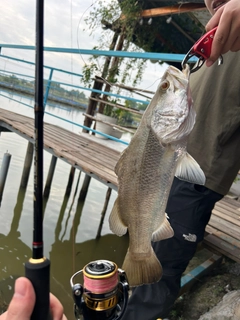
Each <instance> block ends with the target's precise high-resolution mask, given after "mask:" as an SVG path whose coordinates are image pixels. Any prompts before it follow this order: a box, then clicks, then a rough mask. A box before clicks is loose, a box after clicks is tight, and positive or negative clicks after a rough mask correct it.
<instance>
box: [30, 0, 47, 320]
mask: <svg viewBox="0 0 240 320" xmlns="http://www.w3.org/2000/svg"><path fill="white" fill-rule="evenodd" d="M43 30H44V0H36V51H35V104H34V118H35V119H34V128H35V154H34V199H33V243H32V257H31V258H30V259H29V261H28V262H26V264H25V275H26V277H27V278H28V279H29V280H30V281H31V282H32V284H33V287H34V290H35V294H36V303H35V307H34V310H33V313H32V316H31V319H33V320H45V319H50V312H49V310H50V309H49V291H50V285H49V282H50V281H49V279H50V261H49V260H48V259H46V258H45V257H44V255H43V115H44V108H43V33H44V32H43Z"/></svg>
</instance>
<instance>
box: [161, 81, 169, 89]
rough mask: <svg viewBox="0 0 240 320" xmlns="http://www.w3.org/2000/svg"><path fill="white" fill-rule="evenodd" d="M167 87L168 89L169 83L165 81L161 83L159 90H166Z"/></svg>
mask: <svg viewBox="0 0 240 320" xmlns="http://www.w3.org/2000/svg"><path fill="white" fill-rule="evenodd" d="M169 87H170V83H169V81H167V80H165V81H163V83H162V84H161V89H162V90H164V91H165V90H167V89H168V88H169Z"/></svg>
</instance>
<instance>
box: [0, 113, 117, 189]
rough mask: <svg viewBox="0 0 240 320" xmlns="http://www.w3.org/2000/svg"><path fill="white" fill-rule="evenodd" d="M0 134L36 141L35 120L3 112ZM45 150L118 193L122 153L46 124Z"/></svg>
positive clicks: (82, 135)
mask: <svg viewBox="0 0 240 320" xmlns="http://www.w3.org/2000/svg"><path fill="white" fill-rule="evenodd" d="M0 131H11V132H15V133H17V134H19V135H20V136H22V137H24V138H25V139H27V140H28V141H31V142H34V119H32V118H29V117H26V116H23V115H20V114H17V113H14V112H10V111H7V110H3V109H0ZM99 140H101V142H102V139H100V138H99ZM44 149H45V150H46V151H48V152H50V153H51V154H53V155H55V156H56V157H58V158H60V159H62V160H64V161H66V162H67V163H69V164H70V165H71V166H74V167H76V168H78V169H79V170H81V171H83V172H85V173H86V174H88V175H89V176H91V177H94V178H95V179H97V180H99V181H101V182H103V183H105V184H106V185H108V186H109V187H111V188H112V189H115V190H117V177H116V175H115V173H114V167H115V165H116V163H117V160H118V159H119V156H120V151H117V150H114V149H112V148H109V147H107V146H105V145H103V144H102V143H100V142H99V143H98V142H97V138H96V137H93V136H91V135H89V134H86V133H79V134H76V133H72V132H70V131H68V130H65V129H63V128H61V127H59V126H55V125H51V124H48V123H44Z"/></svg>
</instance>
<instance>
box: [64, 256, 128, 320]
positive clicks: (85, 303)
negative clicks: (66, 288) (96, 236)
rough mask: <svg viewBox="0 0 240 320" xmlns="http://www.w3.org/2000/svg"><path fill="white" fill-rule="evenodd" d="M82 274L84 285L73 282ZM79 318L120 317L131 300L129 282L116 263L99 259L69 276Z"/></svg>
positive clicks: (101, 319)
mask: <svg viewBox="0 0 240 320" xmlns="http://www.w3.org/2000/svg"><path fill="white" fill-rule="evenodd" d="M80 274H83V281H84V284H83V285H81V284H80V283H76V284H74V283H73V281H74V278H75V277H76V276H78V275H80ZM70 285H71V288H72V292H73V299H74V302H75V303H74V313H75V318H76V319H77V320H120V319H121V318H122V316H123V314H124V312H125V309H126V306H127V301H128V290H129V285H128V281H127V276H126V274H125V272H124V271H123V270H121V269H118V267H117V265H116V264H115V263H114V262H111V261H108V260H96V261H92V262H90V263H88V264H87V265H86V266H85V267H84V268H83V269H82V270H80V271H78V272H76V273H75V274H74V275H73V276H72V277H71V279H70Z"/></svg>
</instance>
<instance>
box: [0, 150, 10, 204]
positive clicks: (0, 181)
mask: <svg viewBox="0 0 240 320" xmlns="http://www.w3.org/2000/svg"><path fill="white" fill-rule="evenodd" d="M11 157H12V155H11V154H10V153H8V152H6V153H4V155H3V159H2V165H1V171H0V204H1V202H2V195H3V190H4V186H5V182H6V179H7V174H8V169H9V164H10V160H11Z"/></svg>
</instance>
